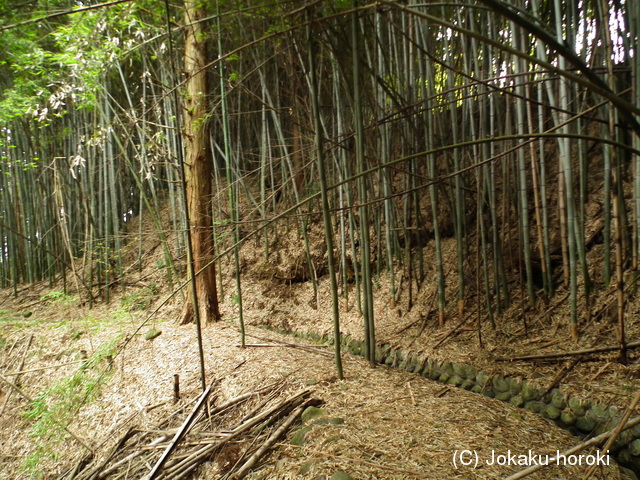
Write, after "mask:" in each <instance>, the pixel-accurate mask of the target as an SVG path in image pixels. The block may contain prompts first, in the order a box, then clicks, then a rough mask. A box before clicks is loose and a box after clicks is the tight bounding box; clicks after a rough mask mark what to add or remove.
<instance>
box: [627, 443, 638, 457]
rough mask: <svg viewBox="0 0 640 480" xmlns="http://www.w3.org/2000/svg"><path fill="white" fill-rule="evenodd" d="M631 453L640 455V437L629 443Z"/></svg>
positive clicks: (635, 455) (636, 455)
mask: <svg viewBox="0 0 640 480" xmlns="http://www.w3.org/2000/svg"><path fill="white" fill-rule="evenodd" d="M629 453H631V455H633V456H634V457H640V439H636V440H634V441H633V442H631V443H630V444H629Z"/></svg>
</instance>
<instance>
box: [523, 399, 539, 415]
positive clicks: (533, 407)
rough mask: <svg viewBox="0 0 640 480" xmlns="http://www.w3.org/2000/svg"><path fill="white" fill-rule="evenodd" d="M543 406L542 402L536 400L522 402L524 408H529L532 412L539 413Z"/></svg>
mask: <svg viewBox="0 0 640 480" xmlns="http://www.w3.org/2000/svg"><path fill="white" fill-rule="evenodd" d="M543 407H544V404H543V403H541V402H538V401H535V400H533V401H530V402H527V403H525V404H524V408H526V409H527V410H529V411H530V412H533V413H540V412H542V408H543Z"/></svg>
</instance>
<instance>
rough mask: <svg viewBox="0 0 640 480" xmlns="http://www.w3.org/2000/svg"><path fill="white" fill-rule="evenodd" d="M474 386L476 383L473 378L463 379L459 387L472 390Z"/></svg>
mask: <svg viewBox="0 0 640 480" xmlns="http://www.w3.org/2000/svg"><path fill="white" fill-rule="evenodd" d="M475 386H476V384H475V382H474V381H473V380H465V381H464V382H462V385H460V388H463V389H465V390H472V389H473V387H475Z"/></svg>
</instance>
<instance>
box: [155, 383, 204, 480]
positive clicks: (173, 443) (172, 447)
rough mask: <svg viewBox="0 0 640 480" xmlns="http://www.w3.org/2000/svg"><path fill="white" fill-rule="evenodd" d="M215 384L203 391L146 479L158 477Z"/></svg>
mask: <svg viewBox="0 0 640 480" xmlns="http://www.w3.org/2000/svg"><path fill="white" fill-rule="evenodd" d="M213 386H214V384H213V383H212V384H211V385H209V386H208V387H207V389H206V390H205V391H204V392H203V393H202V395H200V400H198V403H196V406H195V407H193V411H192V412H191V414H190V415H189V416H188V417H187V419H186V420H185V421H184V423H183V424H182V427H180V429H179V430H178V431H177V432H176V434H175V436H174V437H173V440H172V441H171V443H170V444H169V446H168V447H167V449H166V450H165V451H164V453H163V454H162V456H161V457H160V458H159V459H158V461H157V462H156V464H155V465H154V466H153V468H152V469H151V472H149V475H147V476H146V477H145V479H146V480H153V479H154V478H156V476H157V475H158V473H159V472H160V469H161V468H162V466H163V465H164V462H166V461H167V459H168V458H169V455H171V452H173V450H175V448H176V446H177V445H178V442H180V440H181V439H182V437H183V436H184V434H185V433H187V430H188V429H189V427H190V426H191V425H192V424H193V419H194V418H195V416H196V415H197V413H198V411H199V410H200V408H201V407H202V406H203V405H204V404H205V401H206V400H207V397H208V396H209V394H210V393H211V390H212V389H213Z"/></svg>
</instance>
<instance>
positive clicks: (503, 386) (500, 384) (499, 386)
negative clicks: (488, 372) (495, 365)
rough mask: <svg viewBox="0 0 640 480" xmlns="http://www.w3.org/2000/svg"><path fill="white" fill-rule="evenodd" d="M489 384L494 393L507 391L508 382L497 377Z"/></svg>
mask: <svg viewBox="0 0 640 480" xmlns="http://www.w3.org/2000/svg"><path fill="white" fill-rule="evenodd" d="M491 383H492V384H493V388H494V390H495V391H496V392H499V393H503V392H508V391H509V382H507V380H506V379H504V378H502V377H500V376H498V375H496V376H495V377H493V379H492V380H491Z"/></svg>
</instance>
